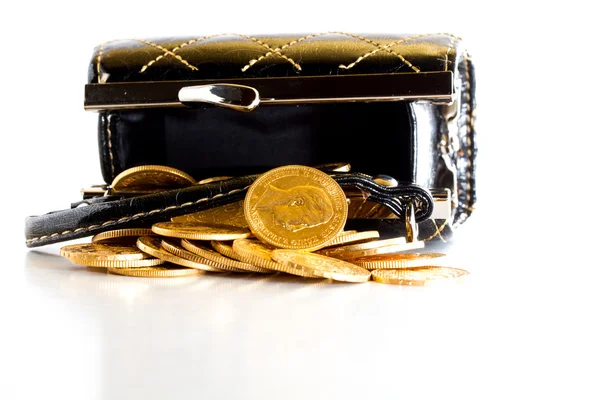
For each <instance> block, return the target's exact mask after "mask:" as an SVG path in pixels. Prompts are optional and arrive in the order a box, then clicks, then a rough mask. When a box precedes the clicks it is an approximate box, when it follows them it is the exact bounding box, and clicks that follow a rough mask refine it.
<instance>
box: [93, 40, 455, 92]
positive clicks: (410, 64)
mask: <svg viewBox="0 0 600 400" xmlns="http://www.w3.org/2000/svg"><path fill="white" fill-rule="evenodd" d="M460 45H461V40H460V38H459V37H457V36H454V35H451V34H447V33H429V34H415V35H413V34H398V35H390V34H385V35H360V34H354V33H348V32H316V33H312V34H294V35H290V34H286V35H256V36H254V35H244V34H237V33H225V34H216V35H208V36H200V37H192V36H189V37H175V38H173V37H171V38H159V39H125V40H112V41H109V42H106V43H103V44H101V45H100V46H98V47H97V48H96V49H95V50H94V54H93V56H92V60H91V63H90V67H89V82H90V83H107V82H140V81H168V80H173V81H175V80H190V79H223V78H257V77H274V76H277V77H282V76H299V75H303V76H319V75H325V76H328V75H339V74H372V73H386V72H393V73H396V72H409V73H419V72H437V71H448V70H453V69H454V68H455V67H456V65H455V60H456V59H457V54H460V50H459V48H460Z"/></svg>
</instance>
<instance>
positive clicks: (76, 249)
mask: <svg viewBox="0 0 600 400" xmlns="http://www.w3.org/2000/svg"><path fill="white" fill-rule="evenodd" d="M60 255H61V256H63V257H67V258H72V257H86V258H90V259H91V258H94V259H96V260H105V261H107V260H115V261H116V260H121V261H126V260H128V261H131V260H141V259H144V258H148V256H146V255H145V254H144V253H142V252H141V251H140V250H139V249H138V248H137V247H135V246H128V245H120V244H102V243H81V244H72V245H68V246H63V247H61V249H60Z"/></svg>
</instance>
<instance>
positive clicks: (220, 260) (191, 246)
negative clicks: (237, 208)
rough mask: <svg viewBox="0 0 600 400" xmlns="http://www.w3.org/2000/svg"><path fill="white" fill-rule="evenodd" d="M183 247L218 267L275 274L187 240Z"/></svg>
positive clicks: (183, 241)
mask: <svg viewBox="0 0 600 400" xmlns="http://www.w3.org/2000/svg"><path fill="white" fill-rule="evenodd" d="M164 244H165V242H164V241H163V245H164ZM181 245H182V246H183V247H184V248H185V249H186V250H188V251H190V252H192V253H194V254H197V255H199V256H200V257H204V258H206V259H207V260H210V261H213V262H215V263H217V264H218V265H223V266H226V267H229V268H233V269H235V270H238V271H240V270H241V271H248V272H259V273H261V274H270V273H272V272H273V271H272V270H270V269H266V268H261V267H257V266H255V265H252V264H249V263H245V262H242V261H237V260H232V259H231V258H227V257H225V256H223V255H222V254H221V253H217V252H216V251H213V250H211V249H208V248H206V247H204V246H202V245H201V244H199V243H192V242H190V241H189V240H187V239H183V240H182V241H181ZM166 248H167V250H169V251H170V249H169V248H168V247H166Z"/></svg>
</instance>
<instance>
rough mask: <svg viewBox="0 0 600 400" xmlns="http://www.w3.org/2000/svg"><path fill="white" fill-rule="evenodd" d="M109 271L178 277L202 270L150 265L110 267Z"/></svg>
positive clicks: (147, 275)
mask: <svg viewBox="0 0 600 400" xmlns="http://www.w3.org/2000/svg"><path fill="white" fill-rule="evenodd" d="M108 272H111V273H113V274H119V275H126V276H136V277H144V278H176V277H181V276H192V275H198V274H200V273H201V272H200V271H199V270H197V269H193V268H183V267H175V266H172V267H148V268H109V269H108Z"/></svg>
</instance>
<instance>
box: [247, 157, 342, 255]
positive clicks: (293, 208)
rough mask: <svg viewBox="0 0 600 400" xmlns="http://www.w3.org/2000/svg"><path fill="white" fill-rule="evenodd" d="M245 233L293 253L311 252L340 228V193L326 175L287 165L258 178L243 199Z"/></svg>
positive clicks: (338, 186) (340, 190)
mask: <svg viewBox="0 0 600 400" xmlns="http://www.w3.org/2000/svg"><path fill="white" fill-rule="evenodd" d="M244 214H245V216H246V221H248V225H249V226H250V230H251V231H252V232H253V233H254V235H255V236H256V237H257V238H259V239H260V240H261V241H263V242H265V243H269V244H271V245H274V246H276V247H280V248H286V249H296V250H312V249H317V248H319V247H321V246H323V245H324V244H326V243H327V242H329V241H331V240H332V239H333V238H334V237H336V235H338V234H339V233H340V232H341V231H342V229H343V228H344V225H345V224H346V217H347V215H348V205H347V203H346V195H345V194H344V191H343V190H342V188H341V187H340V185H338V184H337V182H336V181H335V180H333V179H332V178H331V177H330V176H329V175H327V174H326V173H324V172H322V171H319V170H318V169H315V168H310V167H304V166H300V165H289V166H285V167H279V168H275V169H273V170H271V171H269V172H267V173H265V174H263V175H261V176H260V177H259V178H258V179H256V181H254V183H253V184H252V186H250V188H249V189H248V193H247V194H246V198H245V199H244Z"/></svg>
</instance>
